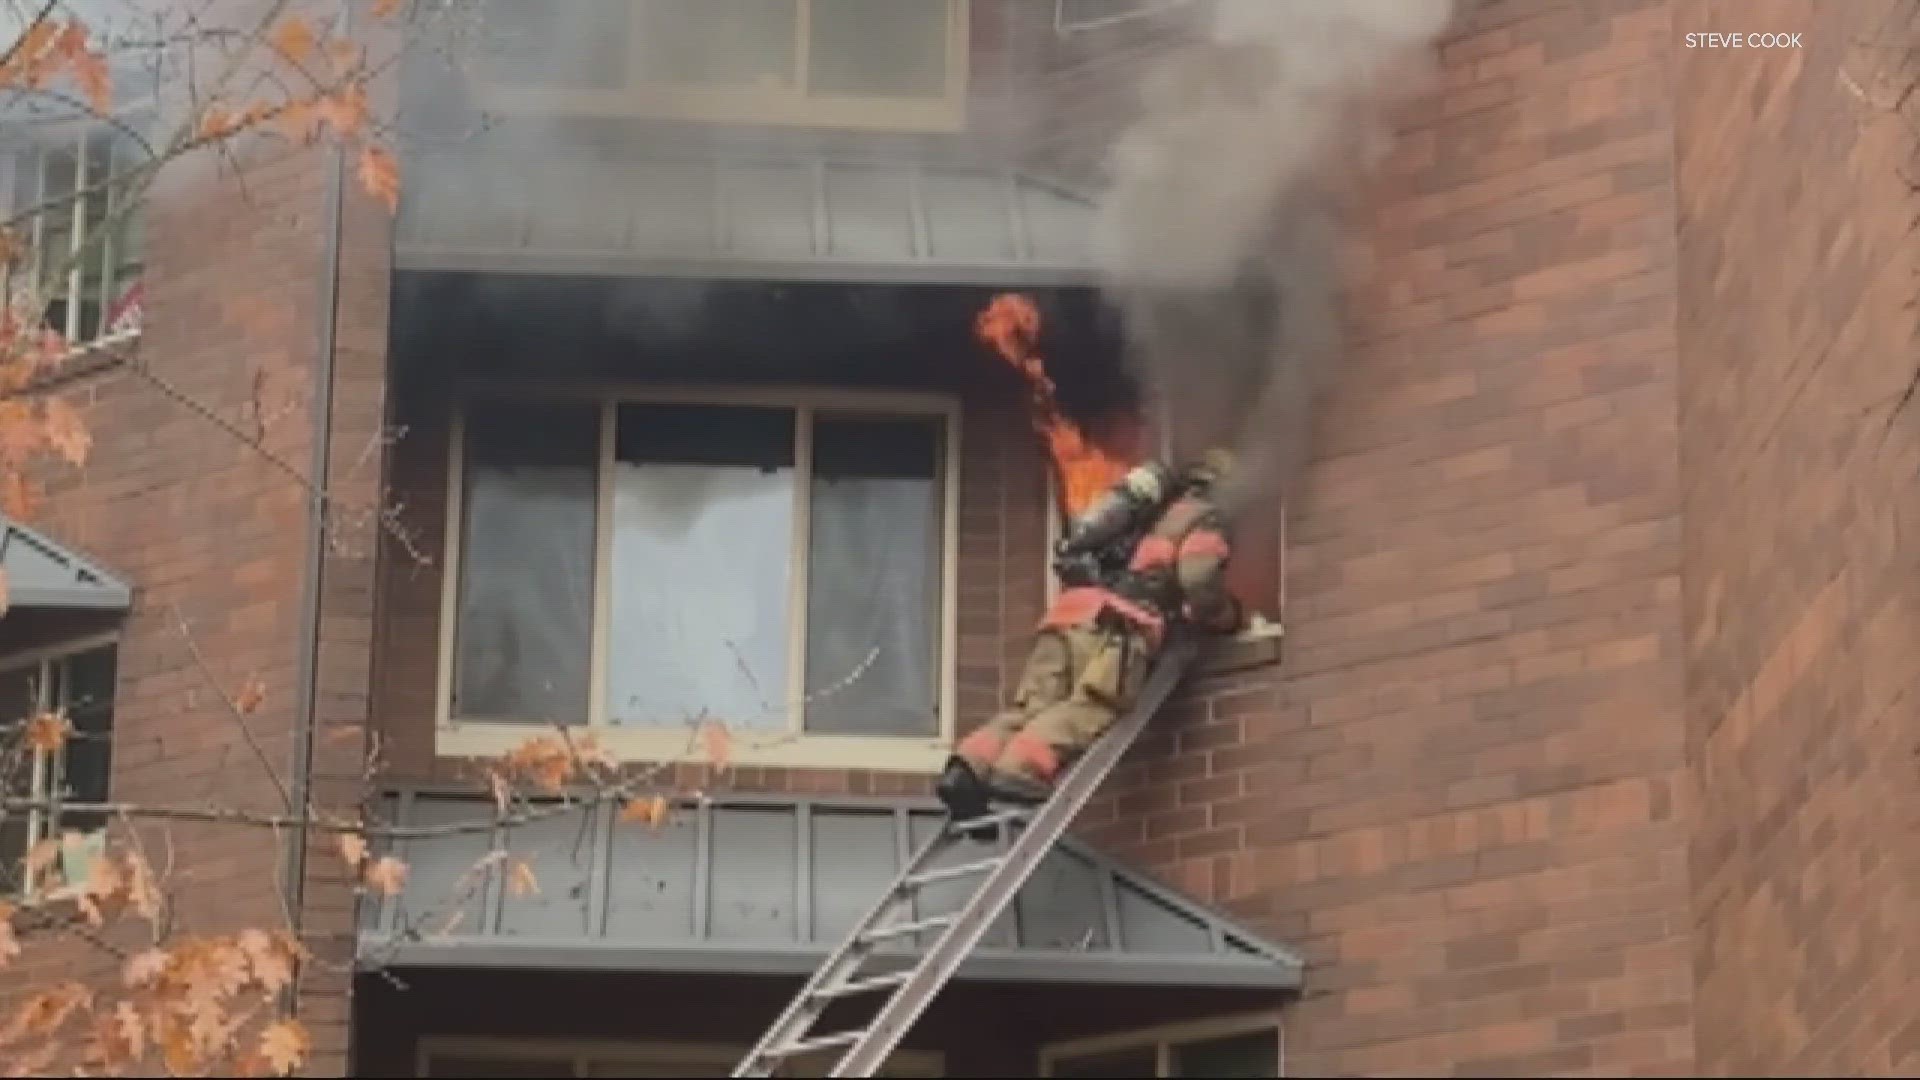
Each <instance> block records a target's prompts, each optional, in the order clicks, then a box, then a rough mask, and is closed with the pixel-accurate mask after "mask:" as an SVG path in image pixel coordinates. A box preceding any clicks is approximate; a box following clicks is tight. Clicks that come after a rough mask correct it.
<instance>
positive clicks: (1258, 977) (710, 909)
mask: <svg viewBox="0 0 1920 1080" xmlns="http://www.w3.org/2000/svg"><path fill="white" fill-rule="evenodd" d="M490 809H491V808H490V806H489V804H487V803H485V802H481V801H477V800H475V799H474V798H473V797H472V796H471V795H460V796H457V795H452V794H447V793H435V792H432V791H427V790H417V789H416V790H405V791H400V792H397V793H395V794H394V795H393V796H391V797H389V799H388V800H387V814H388V817H389V820H396V821H397V822H398V823H399V824H401V825H403V826H409V827H418V826H429V827H431V826H434V825H444V824H448V823H457V822H472V821H475V820H476V819H479V820H484V819H485V818H486V816H487V814H488V812H489V811H490ZM615 817H616V815H615V814H614V813H613V811H612V810H611V808H599V809H593V808H585V809H581V810H578V811H575V812H568V813H563V814H559V815H556V816H553V817H548V818H546V819H544V820H540V821H536V822H533V823H531V824H528V825H523V826H520V827H518V828H515V829H513V830H512V831H511V834H510V835H506V836H498V835H495V834H493V833H490V832H477V833H475V832H467V833H461V834H455V835H441V836H434V837H432V838H429V839H420V838H415V839H411V840H406V841H403V842H401V843H400V844H399V845H398V848H397V850H396V851H395V854H396V855H397V856H398V857H399V858H400V859H402V860H403V861H405V862H406V863H407V865H408V869H409V872H408V875H407V882H406V887H405V890H404V891H403V892H402V893H401V894H400V895H399V896H398V897H395V898H393V899H391V900H387V901H385V902H380V901H378V900H375V899H369V900H368V901H367V902H366V903H364V904H363V905H362V912H361V914H362V925H361V932H360V956H361V959H362V962H363V963H367V964H369V965H373V964H402V965H405V964H415V965H424V966H463V967H521V968H546V969H563V970H589V969H590V970H602V971H635V972H638V971H645V972H701V973H722V972H724V973H735V974H766V975H791V974H804V973H806V972H809V971H811V970H812V969H813V968H814V967H816V966H817V965H818V964H819V962H820V961H821V959H823V958H824V956H825V955H826V953H827V951H828V950H829V949H831V948H832V947H833V946H834V945H835V944H837V943H838V942H839V940H840V938H841V936H842V935H844V934H845V933H846V931H847V930H848V929H849V928H850V927H851V926H852V925H853V923H854V922H855V921H856V920H857V919H858V918H859V917H860V915H861V914H862V913H863V912H864V911H865V910H866V909H867V908H869V907H870V906H871V905H872V904H873V903H874V902H875V901H876V900H877V899H878V898H879V896H880V893H881V891H882V890H883V889H884V888H885V887H886V886H887V885H888V883H890V882H891V881H892V879H893V877H894V876H895V874H896V873H897V872H898V868H899V867H900V865H901V864H902V863H903V862H904V860H906V859H907V858H908V856H909V855H910V854H911V852H912V850H913V849H914V848H916V847H917V846H918V845H920V844H921V843H923V842H925V840H926V839H927V838H929V837H930V836H931V835H932V834H933V831H934V830H935V829H937V828H939V826H940V823H941V821H942V820H943V815H942V813H941V812H940V810H939V809H938V808H937V807H935V806H932V805H929V804H923V803H919V802H914V803H905V802H901V801H897V800H887V801H882V800H863V799H858V798H848V799H835V800H816V799H807V798H801V797H793V796H731V797H727V798H725V799H719V800H715V801H711V802H709V803H707V804H705V805H695V804H687V805H683V806H681V807H680V808H678V809H677V811H676V814H675V816H674V820H673V821H672V822H671V823H670V824H668V825H665V826H663V827H662V828H660V829H658V830H653V829H649V828H647V827H646V826H644V825H639V824H631V823H627V824H622V823H619V822H617V821H615V820H614V818H615ZM501 847H505V848H506V849H508V850H510V851H512V852H513V853H514V854H515V855H516V856H522V857H529V858H530V866H531V868H532V870H533V872H534V875H535V877H536V878H537V880H538V885H539V891H538V893H537V894H536V893H526V894H521V895H514V893H513V892H512V890H510V889H509V888H508V887H507V885H506V880H505V875H503V874H502V873H501V872H500V870H499V869H498V868H497V867H490V868H489V869H487V870H484V871H482V872H481V873H479V874H475V873H473V872H472V871H473V868H474V867H475V865H476V864H477V863H479V862H480V860H482V859H483V858H484V857H485V856H486V855H487V854H488V852H490V851H493V850H496V849H498V848H501ZM977 858H979V856H978V855H976V854H970V853H968V852H967V851H965V850H961V851H958V852H956V853H955V859H954V861H955V862H966V861H971V860H974V859H977ZM965 888H966V886H965V884H964V883H956V884H947V885H936V886H932V887H929V888H928V889H927V890H926V891H925V892H924V893H923V900H922V904H921V908H920V910H918V911H917V912H916V917H918V918H931V917H933V916H936V915H939V914H942V913H944V912H947V911H951V910H952V909H953V908H954V907H956V906H957V905H958V904H959V903H960V902H961V901H962V900H963V899H964V895H963V893H964V892H965ZM456 911H457V912H458V914H457V915H456V914H455V912H456ZM442 928H445V929H444V930H443V929H442ZM928 944H931V941H930V940H927V941H920V942H903V943H901V944H900V945H899V946H897V948H898V949H899V950H900V951H901V952H902V954H903V956H907V955H911V953H910V952H909V951H908V950H910V949H912V948H918V947H925V946H926V945H928ZM958 977H959V978H962V979H976V980H995V981H999V980H1007V981H1037V982H1099V983H1109V984H1149V985H1176V986H1191V987H1243V988H1250V989H1293V988H1295V987H1297V986H1298V985H1299V979H1300V960H1299V958H1298V957H1297V956H1295V955H1294V954H1293V953H1292V952H1290V951H1288V950H1287V949H1285V948H1283V947H1282V946H1279V945H1276V944H1274V943H1272V942H1269V941H1267V940H1265V939H1264V938H1262V937H1261V936H1260V935H1258V934H1256V933H1255V932H1254V931H1252V930H1250V929H1247V928H1246V927H1243V926H1240V925H1238V924H1236V923H1235V922H1233V921H1231V920H1229V919H1228V918H1226V917H1225V916H1223V915H1220V914H1218V913H1216V912H1214V911H1212V910H1209V909H1208V908H1206V907H1205V906H1203V905H1201V904H1199V903H1198V902H1196V901H1194V900H1192V899H1189V898H1187V897H1185V896H1182V895H1180V894H1179V893H1177V892H1175V891H1173V890H1171V889H1168V888H1166V887H1165V886H1162V885H1159V884H1156V883H1155V882H1153V881H1152V880H1150V879H1148V878H1146V877H1145V876H1143V875H1141V874H1138V873H1136V872H1134V871H1132V870H1129V869H1127V868H1125V867H1123V866H1120V865H1118V864H1117V863H1115V862H1114V861H1113V860H1111V859H1109V858H1107V857H1106V856H1103V855H1101V854H1099V853H1098V852H1096V851H1094V850H1092V849H1090V848H1088V847H1086V846H1085V845H1083V844H1080V843H1078V842H1076V841H1073V840H1068V841H1064V842H1063V843H1062V844H1061V845H1060V847H1058V848H1057V849H1056V850H1055V851H1054V852H1053V853H1052V854H1051V855H1050V856H1049V857H1048V859H1047V861H1045V862H1043V863H1042V864H1041V866H1040V869H1039V871H1038V872H1037V873H1036V874H1035V876H1034V877H1033V878H1032V879H1031V880H1030V881H1029V882H1028V883H1027V885H1026V887H1025V888H1024V889H1022V890H1021V892H1020V894H1019V897H1018V898H1017V900H1016V901H1015V906H1014V908H1012V909H1010V910H1009V911H1008V912H1007V913H1006V914H1004V915H1003V916H1002V917H1001V919H1000V921H999V923H998V924H996V925H995V927H994V928H993V929H992V930H991V931H989V934H988V937H987V938H986V940H985V941H984V942H983V943H982V946H981V948H980V949H978V950H977V951H976V952H975V953H974V955H973V956H972V957H970V958H969V959H968V960H967V961H966V963H965V964H963V965H962V966H961V968H960V972H959V975H958Z"/></svg>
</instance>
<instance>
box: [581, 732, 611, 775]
mask: <svg viewBox="0 0 1920 1080" xmlns="http://www.w3.org/2000/svg"><path fill="white" fill-rule="evenodd" d="M573 757H574V760H575V761H577V762H579V763H580V764H582V765H597V766H599V767H600V768H603V769H613V768H615V767H617V766H618V765H619V762H618V761H616V760H614V756H613V753H612V752H611V751H609V750H608V749H607V748H606V747H605V746H602V745H601V744H600V737H599V736H598V735H595V734H594V733H592V732H587V733H586V734H584V735H577V736H575V737H574V738H573Z"/></svg>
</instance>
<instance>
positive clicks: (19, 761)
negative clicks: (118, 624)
mask: <svg viewBox="0 0 1920 1080" xmlns="http://www.w3.org/2000/svg"><path fill="white" fill-rule="evenodd" d="M114 671H115V653H114V647H113V646H112V645H111V644H95V645H91V646H88V647H81V648H75V649H68V650H64V651H57V652H52V653H42V654H34V655H28V656H22V657H16V658H13V659H11V660H8V661H0V707H3V708H4V710H5V711H4V718H5V722H6V723H7V724H8V725H9V726H10V730H13V731H15V732H17V731H18V730H19V729H18V727H17V725H19V724H21V723H24V722H25V721H26V720H28V719H30V718H31V717H34V716H36V715H39V714H40V713H44V712H63V713H65V715H66V717H67V722H68V723H69V724H71V725H72V732H71V734H69V736H68V737H67V740H66V742H65V744H64V745H62V746H61V747H60V748H59V749H57V750H53V751H40V750H33V749H31V748H29V747H27V746H26V744H25V743H24V742H23V741H22V740H20V739H18V738H11V739H8V740H6V746H7V747H8V750H7V753H6V754H5V756H4V757H3V758H0V761H3V762H4V765H3V766H0V767H4V769H5V783H6V790H7V792H8V794H9V795H11V796H12V797H14V798H25V799H33V800H35V801H45V802H52V803H55V804H56V806H55V809H54V810H52V811H40V810H34V811H30V812H28V813H26V814H24V815H14V814H9V815H7V816H6V817H5V818H4V819H0V874H4V875H5V876H4V878H0V888H3V889H4V891H6V892H9V893H12V892H18V891H21V890H22V889H23V888H24V887H25V886H26V884H27V883H26V881H25V879H24V867H23V866H22V859H24V858H25V856H26V854H27V852H28V851H29V850H31V849H32V848H33V846H34V845H35V844H38V843H39V842H40V841H42V840H44V839H47V838H49V837H59V836H62V835H64V834H65V833H67V832H69V831H71V832H77V833H83V834H88V833H96V832H99V831H100V830H102V829H104V828H106V821H105V820H104V819H103V818H102V817H101V816H100V815H99V814H96V813H74V812H72V811H62V810H60V809H58V805H57V804H58V803H60V802H63V801H64V802H81V803H97V802H105V801H107V790H108V779H109V772H110V765H111V761H112V752H113V745H112V739H113V681H114ZM77 869H79V868H76V867H68V868H67V873H68V876H69V878H71V877H72V876H73V873H74V871H75V870H77Z"/></svg>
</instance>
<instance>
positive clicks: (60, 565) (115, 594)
mask: <svg viewBox="0 0 1920 1080" xmlns="http://www.w3.org/2000/svg"><path fill="white" fill-rule="evenodd" d="M0 567H3V568H5V570H6V573H7V591H6V595H7V604H8V606H9V607H16V608H85V609H89V610H94V611H125V610H126V609H127V608H128V607H130V606H131V605H132V603H133V590H132V589H131V588H129V587H128V586H127V583H126V582H124V581H122V580H120V579H119V578H118V577H115V576H114V575H112V574H110V573H108V572H107V571H105V570H103V569H101V568H100V567H99V566H96V565H95V564H93V563H91V562H89V561H87V560H86V559H84V558H82V557H81V556H79V555H77V554H75V553H74V552H73V551H70V550H68V549H67V548H66V547H64V546H62V545H61V544H58V543H56V542H54V541H53V540H52V539H50V538H49V537H47V536H46V535H44V534H42V533H40V532H38V531H36V530H33V529H29V528H27V527H26V526H25V525H22V524H20V523H19V522H17V521H14V520H13V519H11V518H8V517H5V516H4V515H0Z"/></svg>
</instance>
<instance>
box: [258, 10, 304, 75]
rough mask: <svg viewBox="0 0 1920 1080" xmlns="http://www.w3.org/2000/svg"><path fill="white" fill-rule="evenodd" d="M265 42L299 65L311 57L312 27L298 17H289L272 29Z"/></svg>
mask: <svg viewBox="0 0 1920 1080" xmlns="http://www.w3.org/2000/svg"><path fill="white" fill-rule="evenodd" d="M267 40H268V41H269V42H270V43H271V44H272V45H273V47H274V48H276V49H278V50H280V54H281V55H282V56H285V57H286V58H287V59H289V60H291V61H293V62H294V63H296V64H297V63H299V62H301V61H302V60H305V59H306V58H307V57H309V56H312V55H313V41H314V39H313V27H311V26H308V25H307V20H306V19H305V18H303V17H301V16H299V15H289V16H287V17H286V18H284V19H281V20H280V25H278V26H276V27H274V28H273V33H272V34H271V35H269V36H268V38H267Z"/></svg>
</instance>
